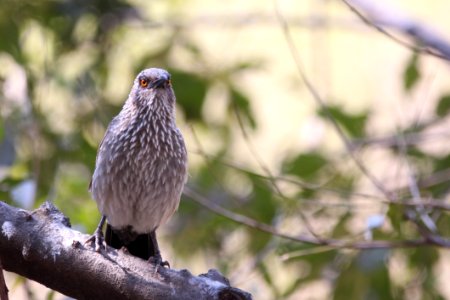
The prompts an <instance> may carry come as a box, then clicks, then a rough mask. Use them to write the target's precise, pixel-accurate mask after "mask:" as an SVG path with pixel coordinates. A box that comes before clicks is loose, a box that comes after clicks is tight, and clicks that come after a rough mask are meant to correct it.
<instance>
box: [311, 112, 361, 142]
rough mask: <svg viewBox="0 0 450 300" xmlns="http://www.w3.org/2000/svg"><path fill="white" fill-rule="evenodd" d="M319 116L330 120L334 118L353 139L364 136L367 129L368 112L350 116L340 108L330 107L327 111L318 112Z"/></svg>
mask: <svg viewBox="0 0 450 300" xmlns="http://www.w3.org/2000/svg"><path fill="white" fill-rule="evenodd" d="M318 114H319V116H321V117H323V118H328V117H329V115H331V117H333V118H334V119H335V120H336V122H337V123H339V124H340V125H341V126H342V127H344V129H345V130H346V131H347V132H348V133H349V134H350V135H351V136H352V137H362V136H364V129H365V127H366V122H367V116H368V112H364V113H360V114H350V113H347V112H345V111H343V110H342V108H341V107H338V106H328V107H327V109H326V110H325V109H321V110H319V112H318Z"/></svg>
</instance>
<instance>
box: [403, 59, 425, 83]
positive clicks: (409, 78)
mask: <svg viewBox="0 0 450 300" xmlns="http://www.w3.org/2000/svg"><path fill="white" fill-rule="evenodd" d="M418 61H419V56H418V55H417V53H414V54H413V56H412V57H411V59H410V60H409V62H408V65H407V66H406V69H405V71H404V72H403V87H404V88H405V90H406V91H410V90H411V89H412V88H413V87H414V85H415V84H416V83H417V82H418V81H419V79H420V76H421V75H420V70H419V68H418V66H417V64H418Z"/></svg>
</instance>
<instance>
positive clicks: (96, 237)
mask: <svg viewBox="0 0 450 300" xmlns="http://www.w3.org/2000/svg"><path fill="white" fill-rule="evenodd" d="M103 241H104V237H103V232H102V231H101V230H98V229H97V230H95V231H94V234H93V235H91V236H90V237H89V238H88V239H87V240H86V242H84V244H85V245H86V244H90V245H91V247H92V246H95V252H101V251H102V250H105V245H103Z"/></svg>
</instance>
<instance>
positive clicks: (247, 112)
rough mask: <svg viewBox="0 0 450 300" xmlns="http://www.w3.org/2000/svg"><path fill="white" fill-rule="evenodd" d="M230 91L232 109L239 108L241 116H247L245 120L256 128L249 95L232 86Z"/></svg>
mask: <svg viewBox="0 0 450 300" xmlns="http://www.w3.org/2000/svg"><path fill="white" fill-rule="evenodd" d="M230 93H231V101H232V102H231V103H230V110H233V109H238V113H239V114H240V116H243V117H245V120H246V121H247V122H248V123H249V124H250V126H251V127H252V128H253V129H254V128H255V127H256V122H255V119H254V118H253V113H252V111H251V109H250V101H249V99H248V97H247V96H245V95H244V94H243V93H241V92H240V91H238V90H237V89H235V88H234V87H230Z"/></svg>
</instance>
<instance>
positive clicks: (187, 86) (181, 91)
mask: <svg viewBox="0 0 450 300" xmlns="http://www.w3.org/2000/svg"><path fill="white" fill-rule="evenodd" d="M170 73H171V76H172V82H173V88H174V90H175V93H176V95H177V102H178V104H179V105H180V106H181V107H182V108H183V110H184V112H185V114H186V118H187V119H188V120H201V119H202V107H203V103H204V100H205V95H206V91H207V87H208V82H207V81H206V80H205V79H203V78H200V77H198V76H197V75H195V74H190V73H186V72H184V71H180V70H174V69H171V70H170Z"/></svg>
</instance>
